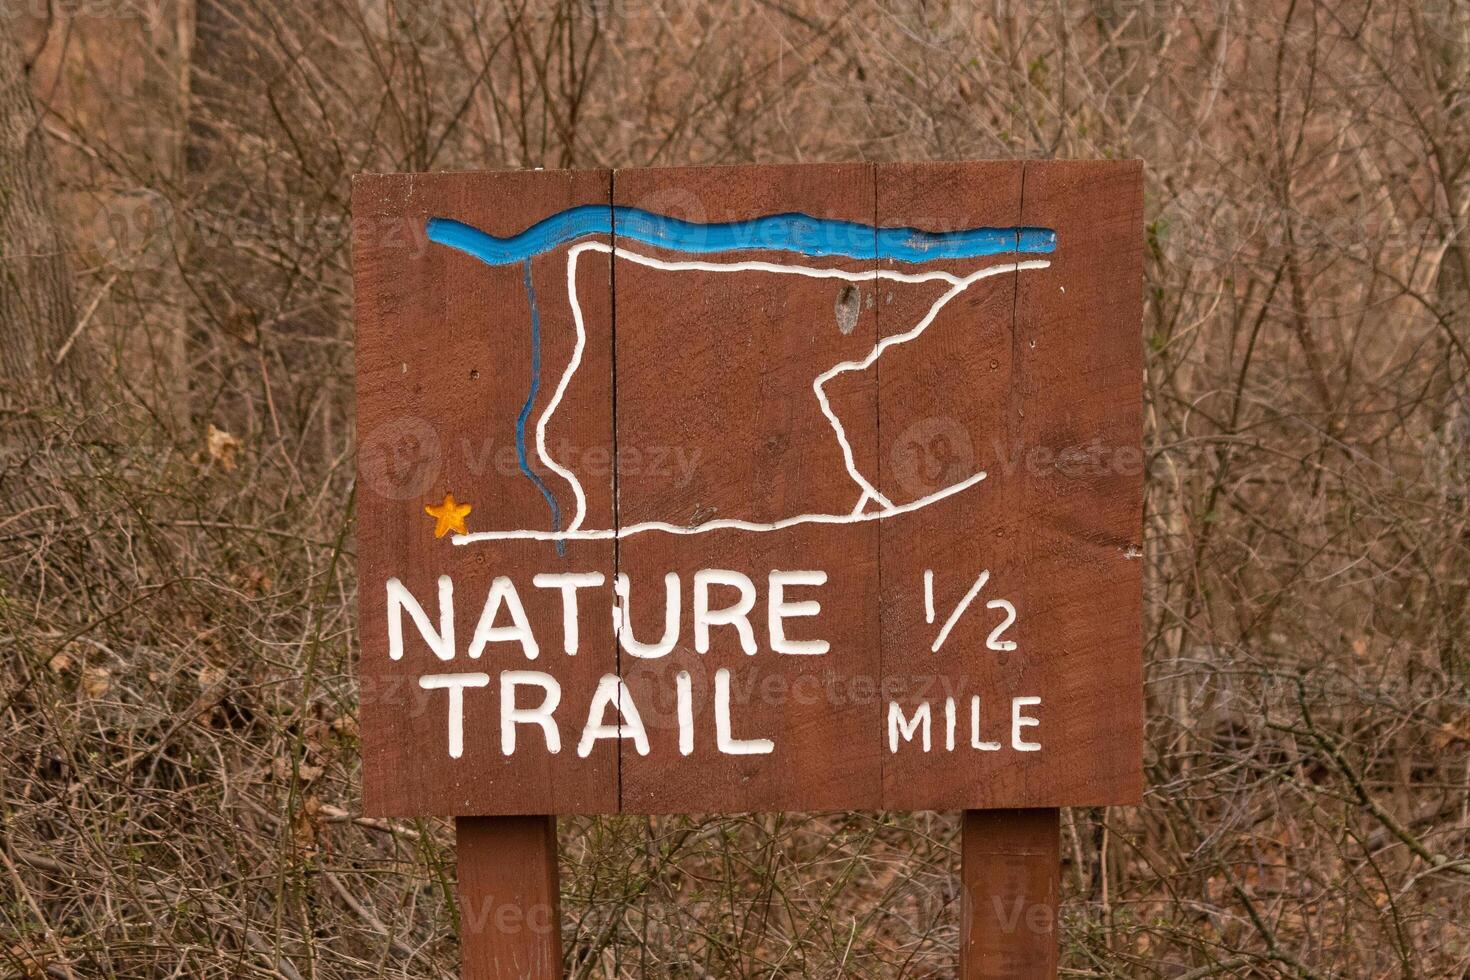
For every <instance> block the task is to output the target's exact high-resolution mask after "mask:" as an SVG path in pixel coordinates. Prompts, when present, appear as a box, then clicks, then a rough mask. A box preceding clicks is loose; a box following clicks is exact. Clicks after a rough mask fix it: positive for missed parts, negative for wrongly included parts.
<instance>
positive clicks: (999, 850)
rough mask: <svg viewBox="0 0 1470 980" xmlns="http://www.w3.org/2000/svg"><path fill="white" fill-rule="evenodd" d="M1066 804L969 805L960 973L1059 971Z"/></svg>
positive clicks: (963, 840) (964, 977) (976, 976)
mask: <svg viewBox="0 0 1470 980" xmlns="http://www.w3.org/2000/svg"><path fill="white" fill-rule="evenodd" d="M1060 816H1061V811H1060V810H1057V809H1055V808H1050V807H1048V808H1045V809H1033V810H966V811H965V813H964V817H963V821H964V822H963V826H962V829H961V831H960V878H961V882H962V884H963V886H964V889H963V891H962V894H963V896H964V901H963V905H962V906H961V908H960V969H959V977H960V980H980V978H982V977H985V978H993V977H1026V978H1048V980H1050V978H1055V977H1056V975H1057V900H1058V893H1059V892H1060V890H1061V824H1060Z"/></svg>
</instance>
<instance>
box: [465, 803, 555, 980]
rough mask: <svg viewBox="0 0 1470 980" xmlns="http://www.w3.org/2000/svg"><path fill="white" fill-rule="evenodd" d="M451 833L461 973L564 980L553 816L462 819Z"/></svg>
mask: <svg viewBox="0 0 1470 980" xmlns="http://www.w3.org/2000/svg"><path fill="white" fill-rule="evenodd" d="M454 834H455V854H456V857H457V859H458V865H459V881H458V896H459V949H460V976H461V977H462V978H463V980H508V978H514V980H559V978H560V977H561V976H562V950H561V899H560V894H559V890H558V882H559V874H558V870H557V863H556V856H557V845H556V818H555V817H547V816H524V817H460V818H459V819H457V820H455V822H454Z"/></svg>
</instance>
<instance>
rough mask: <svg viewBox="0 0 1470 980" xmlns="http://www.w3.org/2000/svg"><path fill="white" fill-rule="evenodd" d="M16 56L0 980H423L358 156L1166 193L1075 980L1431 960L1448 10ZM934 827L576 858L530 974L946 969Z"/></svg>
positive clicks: (992, 13)
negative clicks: (1127, 761)
mask: <svg viewBox="0 0 1470 980" xmlns="http://www.w3.org/2000/svg"><path fill="white" fill-rule="evenodd" d="M0 19H4V20H6V21H7V22H8V23H9V24H11V25H13V33H14V34H15V38H16V42H15V43H16V44H17V46H18V49H19V51H20V52H21V54H22V55H23V56H24V58H25V59H26V61H27V63H28V64H29V65H30V66H31V68H32V70H31V71H30V74H29V76H28V79H27V80H28V81H29V83H30V84H29V86H28V90H29V92H30V93H31V95H32V97H33V99H34V102H35V105H36V106H38V107H39V113H38V115H37V116H36V125H37V126H39V130H37V132H39V133H40V134H42V136H43V137H44V139H43V143H44V146H45V150H46V152H47V153H49V157H50V160H51V161H52V166H51V168H50V170H49V172H46V173H44V174H42V176H44V177H46V178H49V179H50V180H51V181H52V182H53V183H54V186H53V187H52V189H51V191H50V192H48V193H51V194H52V196H54V197H55V199H56V200H55V208H56V210H57V214H58V226H59V227H60V228H61V229H63V230H64V232H65V234H64V235H63V236H62V238H63V239H64V241H66V242H68V243H69V250H68V254H67V255H65V256H63V257H62V258H64V259H65V261H66V262H67V263H68V265H67V266H66V268H69V269H70V279H69V281H67V282H65V283H57V282H52V283H51V285H52V286H55V287H56V290H55V292H54V294H48V296H47V297H43V299H44V302H41V301H39V300H38V302H37V303H32V304H31V305H29V306H25V305H23V304H22V305H17V304H15V303H12V302H10V299H9V298H7V299H6V301H5V302H4V303H3V304H0V310H4V311H5V315H6V317H7V319H9V320H10V322H6V323H5V324H4V325H3V330H4V334H3V335H0V348H5V349H6V350H5V352H6V353H7V354H11V353H13V352H14V351H16V350H19V349H21V347H20V345H21V344H22V342H23V343H24V344H26V345H30V346H27V347H25V350H26V351H28V352H29V353H27V354H26V355H25V357H26V358H29V357H30V356H31V353H34V351H32V350H31V347H36V349H37V350H40V351H41V354H43V355H44V356H46V357H49V358H50V359H51V361H52V362H53V363H52V365H51V367H50V368H47V369H46V370H45V371H41V372H40V373H39V374H38V373H37V371H36V370H31V371H30V372H29V373H26V374H24V375H22V373H20V372H17V371H14V370H11V369H10V368H7V373H6V374H4V375H0V377H4V379H5V383H4V387H3V390H0V418H3V419H4V430H3V431H4V438H3V443H0V445H3V451H4V454H5V455H4V458H3V460H0V486H3V487H4V490H3V493H0V501H3V503H0V626H3V629H0V658H3V663H4V664H5V667H4V669H3V671H0V685H3V687H0V724H3V729H0V730H3V731H4V733H5V738H4V758H3V763H0V807H3V810H0V865H3V866H0V964H3V965H4V968H5V970H6V972H7V974H8V975H14V976H73V977H94V976H108V977H114V976H115V977H144V976H160V977H162V976H198V977H211V976H218V977H240V976H280V975H284V976H287V977H308V976H310V977H335V976H342V977H348V976H351V977H358V976H405V977H407V976H414V977H419V976H426V975H452V974H453V972H454V963H455V958H456V953H455V947H454V940H453V936H454V924H455V921H456V912H457V910H456V909H455V908H454V899H453V887H452V883H453V874H454V868H453V854H452V849H451V847H450V844H451V840H450V836H449V832H448V829H447V827H446V826H445V825H444V824H443V823H441V822H437V821H420V822H416V823H414V824H412V825H400V824H395V823H390V822H383V821H371V820H365V819H362V818H360V817H357V816H355V815H354V814H355V811H354V806H355V800H356V796H357V793H356V784H357V754H356V748H355V739H356V728H355V703H356V697H357V691H356V686H355V681H354V666H353V654H352V636H353V622H352V602H351V600H352V597H353V592H354V587H355V586H354V582H353V578H352V574H351V566H352V562H351V556H352V536H351V520H352V493H353V487H352V475H351V473H352V466H351V460H352V450H353V446H352V426H351V421H350V419H351V380H352V379H351V336H352V334H351V326H350V309H349V306H350V304H349V296H350V292H349V290H350V284H349V276H348V268H347V254H346V250H345V243H346V241H347V238H348V231H349V222H350V216H349V214H348V211H347V180H346V178H347V176H348V175H349V174H351V173H353V172H355V171H358V170H403V169H413V170H424V169H445V168H492V167H528V166H592V165H620V166H634V165H642V164H676V163H738V162H748V161H760V162H767V161H798V160H832V159H851V158H863V159H878V160H886V159H899V158H919V159H922V158H929V157H943V158H953V157H971V156H973V157H992V156H999V157H1011V156H1052V155H1055V156H1139V157H1142V158H1144V159H1145V160H1146V161H1147V162H1148V165H1149V177H1148V180H1149V185H1148V221H1149V225H1148V231H1149V246H1150V262H1149V269H1148V281H1147V283H1146V288H1147V300H1148V305H1147V312H1146V323H1145V325H1144V336H1145V340H1146V343H1147V349H1148V352H1149V356H1148V364H1147V385H1148V412H1147V414H1148V419H1147V421H1148V439H1149V449H1150V458H1149V484H1148V506H1147V522H1148V527H1147V530H1148V537H1147V540H1148V547H1147V561H1148V564H1149V570H1150V573H1149V591H1148V610H1147V615H1148V622H1147V627H1148V629H1147V637H1148V647H1147V659H1148V668H1149V669H1148V690H1147V697H1148V711H1149V719H1150V721H1149V730H1148V751H1147V760H1148V762H1147V764H1148V775H1149V779H1150V784H1151V788H1150V791H1149V795H1148V799H1147V803H1146V805H1144V806H1142V807H1139V808H1131V809H1122V810H1110V811H1099V810H1073V811H1069V812H1067V813H1066V814H1065V815H1064V841H1063V844H1064V852H1065V855H1066V861H1065V867H1064V885H1065V888H1066V896H1065V897H1066V905H1065V926H1066V928H1065V929H1064V943H1065V951H1064V963H1065V966H1066V969H1067V970H1068V971H1069V972H1071V973H1078V974H1082V973H1086V974H1099V975H1125V976H1171V977H1180V976H1189V977H1205V976H1222V975H1239V976H1248V975H1277V974H1301V975H1331V976H1339V975H1341V976H1399V975H1402V976H1435V977H1450V976H1460V975H1463V974H1464V973H1465V972H1466V970H1467V968H1470V935H1467V930H1466V925H1465V921H1464V915H1463V909H1464V907H1465V906H1466V903H1467V876H1470V857H1467V846H1466V844H1467V834H1470V793H1467V785H1470V695H1467V690H1466V685H1467V681H1470V646H1467V639H1466V637H1467V633H1470V629H1467V605H1470V530H1467V528H1470V523H1467V522H1470V488H1467V479H1470V384H1467V381H1466V371H1467V368H1470V353H1467V346H1466V345H1467V343H1470V326H1467V284H1470V239H1467V237H1466V222H1467V214H1470V126H1467V119H1466V106H1467V92H1466V78H1467V77H1470V70H1467V68H1470V8H1467V6H1466V4H1465V3H1464V2H1463V0H1434V2H1432V3H1427V4H1426V3H1419V2H1410V0H1389V2H1388V3H1373V4H1369V3H1367V2H1366V0H1349V2H1346V3H1341V2H1332V3H1329V2H1327V0H1276V2H1271V3H1265V4H1247V3H1243V2H1241V0H1210V2H1206V3H1200V4H1189V3H1180V2H1177V0H1095V2H1071V0H1066V2H1058V3H1050V4H1044V5H1035V4H1029V5H1028V4H1019V3H998V4H994V5H990V4H985V5H981V4H975V3H971V2H964V0H957V2H952V3H943V2H940V3H923V4H910V3H900V2H897V0H862V2H859V3H856V4H853V5H851V6H848V7H844V8H837V7H834V6H831V5H826V4H819V3H815V2H804V0H797V2H794V3H781V2H758V0H736V2H734V3H731V4H722V5H713V4H704V3H695V2H693V0H565V2H558V3H532V2H514V0H506V2H499V3H488V2H483V0H452V2H451V0H427V2H422V3H416V4H410V3H406V2H403V0H362V2H360V3H359V2H357V0H313V2H308V3H299V4H284V3H277V2H275V0H243V2H240V3H230V4H226V3H221V2H219V0H195V2H189V0H108V2H106V3H87V2H80V3H70V2H65V3H63V2H51V3H40V2H37V3H29V2H23V0H11V2H6V0H0ZM5 43H7V44H9V43H10V42H9V41H8V40H7V41H6V42H5ZM6 64H9V61H7V62H6ZM7 73H8V74H7V77H5V78H0V82H3V83H4V86H5V87H4V93H5V94H4V96H3V98H4V99H5V100H6V101H7V102H9V101H11V100H13V99H14V98H15V97H16V93H17V92H19V91H21V89H22V88H25V86H19V85H17V84H16V79H17V78H19V77H20V76H18V75H16V74H15V71H14V70H13V69H7ZM22 108H24V107H22ZM6 112H7V113H10V112H11V110H10V109H9V108H7V109H6ZM5 118H6V119H7V120H9V119H11V118H12V116H11V115H6V117H5ZM14 118H19V116H15V117H14ZM22 128H24V127H22ZM7 138H10V137H9V136H7ZM9 147H10V144H7V148H9ZM7 152H9V150H8V149H7ZM16 174H20V171H19V170H17V171H16ZM21 179H23V178H22V177H17V176H10V175H9V174H7V175H6V176H4V177H0V192H7V193H8V192H12V191H13V190H14V189H15V187H16V185H17V182H18V181H19V180H21ZM7 200H10V199H7ZM672 204H673V205H677V204H678V202H672ZM9 206H10V205H9V204H7V207H9ZM7 214H9V212H7ZM936 220H939V217H938V216H936ZM19 230H30V231H35V230H36V228H35V226H29V227H28V229H19ZM21 240H22V239H20V238H17V237H15V236H11V245H10V247H9V248H7V250H6V251H5V252H4V253H3V259H4V264H5V266H6V267H7V269H8V270H13V269H15V268H18V267H19V266H18V263H20V262H22V261H26V262H32V261H40V260H41V259H43V258H44V256H43V255H41V253H46V254H47V255H52V257H55V256H54V251H55V249H54V248H51V247H48V246H46V245H45V244H44V243H45V241H47V239H46V237H45V235H44V234H39V233H38V234H37V235H35V236H32V238H27V239H24V240H26V241H35V242H40V243H41V244H39V245H33V246H27V247H28V248H30V249H31V251H30V252H26V251H25V249H24V248H22V247H21V246H20V245H18V244H16V242H19V241H21ZM38 256H40V258H38ZM39 281H40V279H39V278H38V277H37V276H34V275H33V276H30V277H28V278H27V277H20V278H16V277H14V276H12V275H11V274H10V273H8V274H7V280H6V282H5V288H6V289H10V290H16V292H14V293H13V294H11V295H12V296H17V297H20V298H22V299H25V298H27V297H28V296H30V295H31V294H29V293H27V292H25V291H26V290H28V289H35V288H38V287H37V283H38V282H39ZM59 309H64V310H66V311H67V312H66V313H65V315H64V316H63V315H61V314H58V313H56V311H57V310H59ZM16 311H21V312H16ZM45 311H50V312H45ZM48 318H49V319H48ZM37 337H40V338H42V339H46V340H47V342H46V343H44V344H40V345H39V346H38V347H37V346H36V345H35V344H33V343H32V341H34V340H35V339H36V338H37ZM47 338H49V339H47ZM22 360H24V358H22ZM3 363H6V364H10V363H11V362H10V361H4V362H3ZM83 366H85V369H83ZM41 374H45V375H47V377H46V378H45V381H46V383H45V384H30V383H24V384H23V383H21V382H22V381H23V380H26V379H27V378H28V379H30V380H36V379H38V378H40V375H41ZM79 374H80V375H84V377H76V375H79ZM956 829H957V828H956V823H955V821H954V820H953V819H952V818H951V817H949V816H943V815H935V814H888V815H874V814H837V815H785V816H758V817H757V816H752V817H745V818H739V819H699V818H678V819H660V820H639V819H633V818H622V819H602V820H580V819H579V820H567V821H564V822H563V850H564V856H565V865H564V879H563V880H564V887H565V891H566V895H565V903H564V906H565V907H564V914H565V918H566V935H567V959H568V969H569V973H570V974H571V975H572V976H577V977H591V976H629V977H635V976H797V975H801V976H808V975H810V976H821V977H827V976H833V975H857V976H944V975H948V974H949V973H950V972H951V971H952V968H953V957H954V951H955V943H956V935H957V931H956V914H957V902H958V898H957V895H956V883H955V877H954V872H955V864H956V857H955V851H954V843H955V834H956Z"/></svg>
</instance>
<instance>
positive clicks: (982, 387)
mask: <svg viewBox="0 0 1470 980" xmlns="http://www.w3.org/2000/svg"><path fill="white" fill-rule="evenodd" d="M1033 170H1034V171H1035V173H1034V174H1033ZM1140 189H1141V179H1140V172H1139V170H1138V167H1137V165H1136V164H1126V163H1125V164H1096V165H1093V164H1086V165H1084V164H1074V163H1063V164H1054V165H1053V164H1045V165H1043V164H1031V163H1027V164H1025V165H1024V168H1023V166H1022V165H1021V164H1019V163H958V164H917V165H915V164H900V165H891V166H883V167H880V168H879V172H878V211H879V223H880V224H881V225H884V226H920V227H924V228H926V229H928V230H946V229H950V228H955V227H1002V228H1004V227H1012V226H1020V227H1022V228H1030V229H1051V230H1054V232H1055V236H1056V239H1055V241H1056V244H1055V249H1054V251H1052V252H1050V253H1037V252H1026V251H1021V252H1018V253H1012V254H1005V255H996V256H992V257H990V258H988V259H971V260H967V261H965V262H936V263H927V264H926V265H925V266H924V268H925V269H931V268H937V269H942V270H945V271H948V272H950V273H952V274H954V275H956V276H978V275H983V274H984V273H985V272H986V271H987V270H996V269H1015V270H1016V271H1009V272H1006V273H1004V274H1002V275H996V276H992V277H989V278H986V279H982V280H978V281H976V282H975V283H973V284H971V285H968V286H966V287H965V288H964V289H963V291H962V292H961V293H959V295H957V296H956V297H955V298H954V299H953V300H951V301H950V302H948V303H947V304H945V305H944V306H943V307H942V308H941V309H940V311H939V313H938V315H937V316H936V317H935V318H934V320H933V321H932V323H931V324H930V326H929V327H928V328H927V330H926V331H925V332H924V333H923V335H922V336H921V337H920V338H919V339H918V340H915V341H913V342H911V343H907V344H904V345H902V346H900V347H895V348H894V349H893V351H892V352H891V353H890V354H889V355H887V356H885V357H884V359H883V361H882V362H881V366H880V378H881V385H880V388H881V390H880V395H879V400H880V405H881V411H882V417H881V420H880V423H879V431H880V433H881V450H880V453H879V461H880V466H881V467H883V473H884V482H883V486H884V489H885V491H886V492H889V493H892V494H895V495H904V494H908V495H913V494H921V493H929V492H932V491H933V490H934V489H936V488H937V487H939V486H941V485H951V484H953V483H954V482H955V481H956V480H959V479H961V478H964V477H966V476H969V475H970V474H973V473H977V472H982V471H983V472H984V474H985V479H984V480H983V481H982V482H980V483H979V484H978V485H976V486H975V487H973V488H971V489H969V490H967V491H965V492H964V493H960V494H956V495H955V496H952V497H949V498H947V499H945V500H942V501H940V502H938V503H936V504H934V505H931V506H928V507H925V508H923V509H922V510H919V511H916V512H914V513H911V514H907V515H903V516H900V517H897V518H894V519H892V520H889V521H885V522H884V523H883V529H882V542H883V550H882V576H881V579H882V583H883V604H882V609H883V613H882V620H883V632H882V635H883V671H884V680H885V685H886V689H887V691H889V692H892V693H893V695H894V696H893V697H892V699H891V700H892V702H893V704H894V705H897V707H898V710H900V711H901V712H902V715H901V718H902V719H903V720H905V721H907V722H910V723H912V722H913V721H914V720H915V719H916V718H918V717H919V716H920V714H921V713H923V712H927V714H924V715H923V717H922V719H921V720H922V728H921V729H920V731H921V732H922V731H923V730H924V729H927V730H928V732H929V735H928V739H927V741H925V740H924V739H922V738H921V737H915V738H912V739H903V738H900V739H898V740H895V739H894V737H893V735H892V732H891V731H890V733H889V744H888V745H887V746H885V752H884V755H883V764H884V806H885V807H890V808H896V809H918V808H926V807H953V808H976V807H999V806H1042V805H1059V804H1063V803H1078V802H1080V801H1088V802H1094V803H1108V802H1118V803H1122V802H1136V801H1137V799H1138V796H1139V793H1140V792H1141V770H1142V762H1141V745H1142V737H1141V730H1140V728H1139V721H1140V719H1141V700H1142V695H1141V679H1140V676H1139V670H1138V664H1139V652H1138V651H1139V635H1138V625H1139V609H1140V591H1139V589H1140V586H1139V582H1140V572H1141V569H1140V563H1139V562H1138V561H1137V560H1135V558H1133V557H1130V555H1135V556H1136V547H1135V546H1136V544H1137V543H1138V540H1139V535H1140V534H1141V525H1142V514H1141V499H1142V496H1141V494H1142V466H1141V459H1142V456H1141V452H1140V450H1139V446H1140V438H1141V435H1140V425H1139V392H1140V390H1141V384H1140V379H1141V377H1142V374H1141V372H1142V362H1141V345H1140V343H1139V333H1138V323H1139V316H1140V311H1139V307H1138V304H1139V302H1140V298H1141V292H1140V289H1141V275H1142V254H1141V248H1142V224H1141V210H1139V208H1140V205H1141V197H1140V195H1141V190H1140ZM1037 234H1040V232H1025V231H1023V232H1020V233H1018V236H1017V239H1016V241H1017V244H1018V246H1025V245H1026V244H1027V243H1028V242H1033V241H1034V240H1035V236H1036V235H1037ZM1018 265H1019V266H1020V268H1019V269H1017V268H1016V267H1017V266H1018ZM930 302H931V301H930V299H929V298H928V297H926V296H922V295H916V294H910V298H909V300H908V302H904V301H902V300H897V301H895V302H894V303H891V304H890V303H886V302H885V303H883V304H881V305H880V307H879V314H878V316H879V329H880V332H882V333H883V334H885V335H886V334H888V333H891V332H892V331H894V330H900V329H904V328H905V324H909V323H913V322H916V321H917V320H918V318H919V317H920V316H921V315H922V314H923V313H924V312H925V311H926V310H927V309H929V308H930V307H929V306H928V305H927V304H929V303H930ZM936 647H937V648H936ZM889 710H890V711H892V710H893V708H892V707H890V708H889ZM977 720H978V724H977ZM1018 726H1019V727H1018ZM900 731H902V730H900ZM895 746H897V749H896V751H895Z"/></svg>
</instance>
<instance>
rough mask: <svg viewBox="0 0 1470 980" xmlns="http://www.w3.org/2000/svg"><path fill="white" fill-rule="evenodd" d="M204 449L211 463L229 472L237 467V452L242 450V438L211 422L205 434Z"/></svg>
mask: <svg viewBox="0 0 1470 980" xmlns="http://www.w3.org/2000/svg"><path fill="white" fill-rule="evenodd" d="M204 450H205V452H207V453H208V454H209V461H210V462H211V463H214V464H215V465H216V466H218V467H219V468H220V469H222V470H224V471H225V472H226V473H228V472H230V471H231V470H233V469H234V468H235V453H237V452H238V451H239V450H240V440H239V439H237V438H235V437H234V436H232V435H230V434H229V433H228V432H226V431H224V430H223V429H216V428H215V427H214V424H213V423H210V426H209V431H208V432H207V433H205V436H204Z"/></svg>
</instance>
